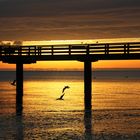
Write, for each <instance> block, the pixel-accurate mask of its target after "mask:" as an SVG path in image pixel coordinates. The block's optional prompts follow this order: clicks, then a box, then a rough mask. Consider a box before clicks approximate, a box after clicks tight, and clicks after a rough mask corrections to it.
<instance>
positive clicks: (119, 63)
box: [0, 38, 140, 70]
mask: <svg viewBox="0 0 140 140" xmlns="http://www.w3.org/2000/svg"><path fill="white" fill-rule="evenodd" d="M96 41H99V42H100V43H105V42H127V41H131V42H133V41H134V42H140V38H131V39H129V38H125V39H108V40H107V39H100V40H71V41H70V40H65V41H64V40H61V41H25V42H23V45H31V44H32V45H34V44H38V45H41V44H42V45H44V44H70V43H71V44H73V43H77V44H79V43H81V42H84V43H95V42H96ZM83 66H84V65H83V63H82V62H78V61H38V62H37V63H35V64H25V65H24V68H25V69H26V70H27V69H28V70H82V69H83ZM92 67H93V68H140V60H113V61H111V60H107V61H97V62H94V63H92ZM0 69H13V70H14V69H15V65H13V64H5V63H2V62H0Z"/></svg>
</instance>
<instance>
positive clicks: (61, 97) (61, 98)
mask: <svg viewBox="0 0 140 140" xmlns="http://www.w3.org/2000/svg"><path fill="white" fill-rule="evenodd" d="M64 95H65V93H64V94H62V95H61V96H60V97H59V98H57V99H56V100H64V99H63V96H64Z"/></svg>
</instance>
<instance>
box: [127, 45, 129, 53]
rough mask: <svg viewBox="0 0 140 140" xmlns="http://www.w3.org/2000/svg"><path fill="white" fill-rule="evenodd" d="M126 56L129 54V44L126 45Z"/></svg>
mask: <svg viewBox="0 0 140 140" xmlns="http://www.w3.org/2000/svg"><path fill="white" fill-rule="evenodd" d="M127 54H129V43H127Z"/></svg>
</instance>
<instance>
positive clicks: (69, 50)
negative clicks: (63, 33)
mask: <svg viewBox="0 0 140 140" xmlns="http://www.w3.org/2000/svg"><path fill="white" fill-rule="evenodd" d="M69 55H71V45H69Z"/></svg>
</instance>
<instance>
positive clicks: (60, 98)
mask: <svg viewBox="0 0 140 140" xmlns="http://www.w3.org/2000/svg"><path fill="white" fill-rule="evenodd" d="M67 88H70V87H69V86H65V87H64V88H63V90H62V93H63V94H62V95H61V96H60V97H59V98H57V99H56V100H64V99H63V97H64V95H65V93H64V91H65V90H66V89H67Z"/></svg>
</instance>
